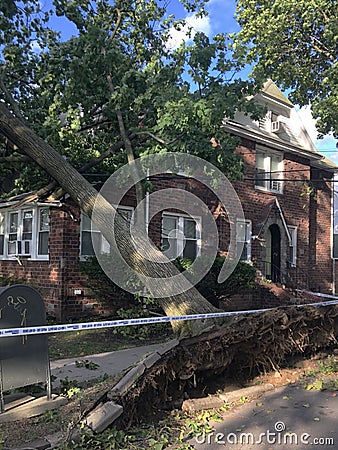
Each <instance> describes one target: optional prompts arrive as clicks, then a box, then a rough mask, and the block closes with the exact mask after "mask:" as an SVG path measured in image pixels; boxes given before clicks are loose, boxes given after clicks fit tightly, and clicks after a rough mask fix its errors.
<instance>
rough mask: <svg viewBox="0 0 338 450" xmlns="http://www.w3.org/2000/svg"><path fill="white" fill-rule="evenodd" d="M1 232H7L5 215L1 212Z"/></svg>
mask: <svg viewBox="0 0 338 450" xmlns="http://www.w3.org/2000/svg"><path fill="white" fill-rule="evenodd" d="M0 234H5V216H4V215H3V214H0Z"/></svg>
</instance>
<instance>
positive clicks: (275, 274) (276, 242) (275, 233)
mask: <svg viewBox="0 0 338 450" xmlns="http://www.w3.org/2000/svg"><path fill="white" fill-rule="evenodd" d="M269 231H270V233H271V280H272V281H273V282H274V283H279V282H280V281H281V270H280V269H281V255H280V248H281V243H280V230H279V226H278V225H276V224H274V225H271V226H270V227H269Z"/></svg>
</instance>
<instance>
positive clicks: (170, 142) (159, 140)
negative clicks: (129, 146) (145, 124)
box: [137, 131, 185, 147]
mask: <svg viewBox="0 0 338 450" xmlns="http://www.w3.org/2000/svg"><path fill="white" fill-rule="evenodd" d="M184 134H185V133H181V134H180V135H179V136H177V137H176V138H175V139H173V140H171V141H164V140H163V139H161V138H160V137H158V136H156V134H154V133H151V132H150V131H138V132H137V135H138V136H142V135H146V136H149V137H150V138H151V139H154V141H156V142H158V143H159V144H162V145H163V146H164V147H170V146H171V145H173V144H175V142H177V141H178V140H179V139H181V138H182V137H183V136H184Z"/></svg>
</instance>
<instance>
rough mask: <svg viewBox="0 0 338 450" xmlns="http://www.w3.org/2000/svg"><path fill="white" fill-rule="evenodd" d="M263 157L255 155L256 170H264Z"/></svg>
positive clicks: (259, 154) (261, 154) (258, 154)
mask: <svg viewBox="0 0 338 450" xmlns="http://www.w3.org/2000/svg"><path fill="white" fill-rule="evenodd" d="M264 162H265V156H264V154H263V153H259V152H258V153H256V168H257V169H262V170H265V164H264Z"/></svg>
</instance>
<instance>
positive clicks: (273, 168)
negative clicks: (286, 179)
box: [255, 150, 283, 193]
mask: <svg viewBox="0 0 338 450" xmlns="http://www.w3.org/2000/svg"><path fill="white" fill-rule="evenodd" d="M282 175H283V157H282V155H280V154H278V153H270V152H268V151H262V150H257V153H256V174H255V187H256V188H257V189H264V190H266V191H271V192H278V193H281V192H282V191H283V184H282Z"/></svg>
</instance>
